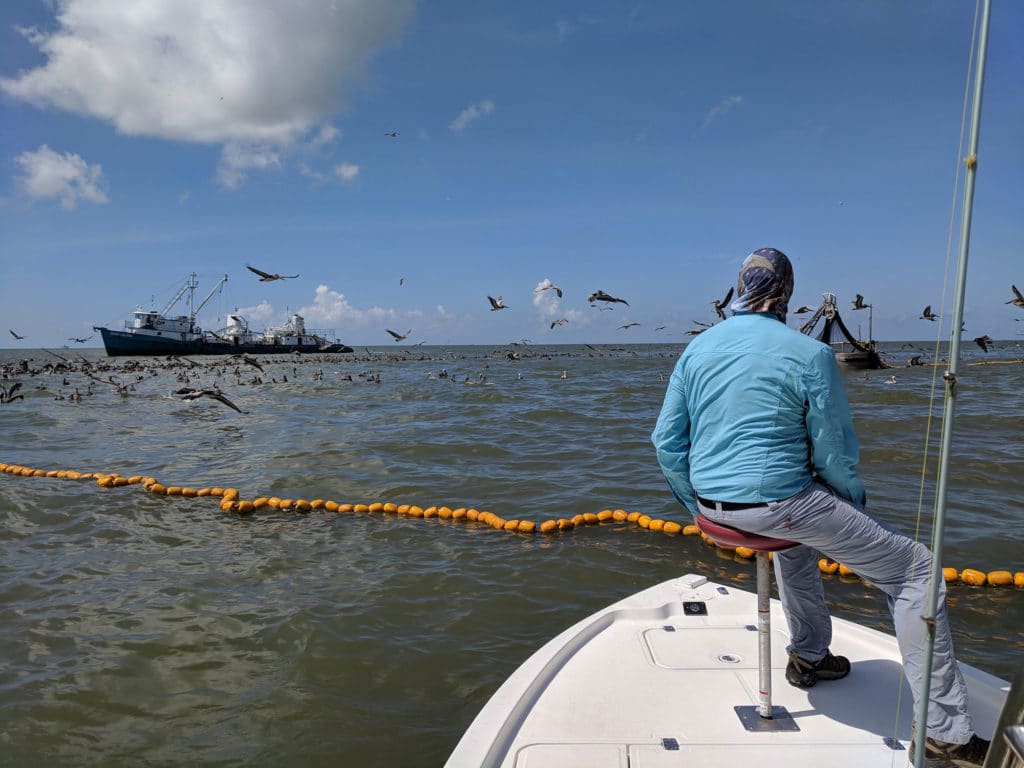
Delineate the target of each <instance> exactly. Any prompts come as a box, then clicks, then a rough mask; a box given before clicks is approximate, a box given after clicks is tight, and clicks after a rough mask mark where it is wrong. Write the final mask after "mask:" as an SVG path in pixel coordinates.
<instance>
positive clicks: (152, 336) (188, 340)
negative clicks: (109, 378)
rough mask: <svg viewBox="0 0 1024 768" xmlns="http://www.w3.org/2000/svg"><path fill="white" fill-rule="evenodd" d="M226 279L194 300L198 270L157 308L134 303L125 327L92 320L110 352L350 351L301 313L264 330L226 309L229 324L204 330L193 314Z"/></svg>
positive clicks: (332, 334) (212, 353)
mask: <svg viewBox="0 0 1024 768" xmlns="http://www.w3.org/2000/svg"><path fill="white" fill-rule="evenodd" d="M227 280H228V276H227V275H224V276H223V277H221V278H220V279H219V280H218V281H217V283H216V285H214V286H213V289H212V290H211V291H210V292H209V293H208V294H207V295H206V297H205V298H204V299H203V300H202V301H201V302H200V303H199V305H198V306H194V303H193V302H194V298H195V291H196V288H197V287H198V284H197V283H196V273H195V272H193V273H192V274H190V275H189V276H188V279H187V280H186V282H185V284H184V285H183V286H182V288H181V289H180V290H179V291H178V292H177V293H176V294H175V295H174V298H172V299H171V300H170V302H169V303H168V304H167V305H166V306H165V307H164V308H163V309H162V310H160V311H157V310H155V309H148V310H147V309H142V308H141V307H140V308H137V309H136V310H135V312H134V313H133V315H132V319H131V320H126V321H125V323H124V328H123V329H121V330H116V329H112V328H104V327H100V326H93V330H96V331H99V332H100V336H102V338H103V347H104V349H105V350H106V352H107V355H109V356H110V357H123V356H129V355H135V356H142V355H234V354H240V353H246V354H277V353H281V352H323V353H328V352H351V351H352V348H351V347H349V346H346V345H345V344H342V343H341V342H340V341H337V340H336V339H334V331H333V330H319V329H318V330H307V329H306V323H305V320H304V319H303V318H302V316H301V315H297V314H293V315H292V316H291V319H290V320H288V322H286V323H285V324H284V325H281V326H278V327H272V328H268V329H267V330H266V331H264V332H263V333H255V332H253V331H250V330H249V324H248V322H247V321H246V320H245V318H244V317H243V316H242V315H239V314H237V313H235V314H231V315H228V324H227V326H225V327H224V328H221V329H219V330H217V331H204V330H203V329H202V328H201V327H200V326H199V325H198V324H197V323H196V315H198V314H199V312H200V311H202V309H203V307H205V306H206V304H207V303H208V302H209V301H210V299H212V298H213V297H214V296H215V295H216V294H217V293H218V292H219V291H220V290H221V288H222V287H223V285H224V283H226V282H227ZM186 295H187V296H188V314H187V315H174V316H172V315H171V314H170V312H171V310H172V309H174V307H175V306H176V305H177V303H178V302H179V301H181V300H182V298H184V297H185V296H186Z"/></svg>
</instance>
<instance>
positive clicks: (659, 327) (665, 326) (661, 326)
mask: <svg viewBox="0 0 1024 768" xmlns="http://www.w3.org/2000/svg"><path fill="white" fill-rule="evenodd" d="M666 328H668V326H667V325H659V326H658V327H657V328H655V329H654V330H656V331H664V330H665V329H666Z"/></svg>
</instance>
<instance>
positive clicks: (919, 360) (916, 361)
mask: <svg viewBox="0 0 1024 768" xmlns="http://www.w3.org/2000/svg"><path fill="white" fill-rule="evenodd" d="M907 365H924V359H923V358H922V356H921V355H914V356H913V357H912V358H910V360H909V361H907Z"/></svg>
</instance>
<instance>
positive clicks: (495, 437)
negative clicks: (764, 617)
mask: <svg viewBox="0 0 1024 768" xmlns="http://www.w3.org/2000/svg"><path fill="white" fill-rule="evenodd" d="M915 346H921V347H923V346H924V345H915ZM680 348H681V347H680V346H679V345H664V346H654V345H635V346H606V345H596V346H595V347H587V346H579V347H577V346H564V347H535V346H530V347H518V348H512V347H494V348H490V347H453V348H448V349H445V348H441V347H404V348H403V347H401V346H398V345H396V346H395V347H388V348H384V347H379V348H374V349H370V350H358V351H357V352H356V353H354V354H352V355H347V356H330V357H315V356H304V357H296V358H292V357H285V356H281V357H260V358H258V359H259V362H260V363H261V365H262V366H263V367H264V369H265V370H264V371H263V372H262V373H260V372H259V371H257V370H256V369H255V368H254V367H252V366H249V365H247V364H245V363H240V362H239V361H236V360H225V359H222V358H195V359H194V360H192V361H184V360H176V361H174V360H165V359H141V360H130V359H125V358H118V359H109V358H106V357H104V356H103V355H102V354H101V353H100V351H98V350H85V351H82V350H67V349H63V350H54V351H53V352H45V351H42V350H33V351H11V350H8V351H5V352H0V366H4V367H5V368H6V369H7V370H8V371H10V370H12V369H17V370H18V371H19V372H18V373H11V372H8V374H7V376H6V377H5V378H4V380H3V384H4V385H6V386H9V385H10V384H12V383H13V382H14V381H20V382H21V384H22V389H21V392H22V393H23V394H24V395H25V398H24V400H23V401H16V402H14V403H7V404H0V436H2V443H0V446H2V447H0V461H3V462H7V463H13V464H20V465H24V466H29V467H34V468H38V469H43V470H50V469H73V470H77V471H80V472H99V471H103V472H118V473H120V474H122V475H124V476H130V475H136V474H141V475H152V476H155V477H156V478H158V479H159V480H160V482H162V483H164V484H165V485H181V486H191V487H195V488H202V487H209V486H221V487H236V488H238V489H239V491H240V492H241V495H242V497H243V498H246V499H253V498H256V497H258V496H278V497H281V498H293V499H298V498H304V499H307V500H312V499H316V498H322V499H333V500H335V501H338V502H339V503H345V502H348V503H367V504H369V503H372V502H376V501H380V502H393V503H395V504H416V505H419V506H421V507H428V506H431V505H447V506H449V507H451V508H458V507H475V508H477V509H479V510H489V511H492V512H494V513H496V514H498V515H500V516H501V517H504V518H507V519H513V518H516V519H529V520H533V521H535V522H537V523H538V524H539V523H540V522H542V521H544V520H547V519H552V518H558V517H571V516H573V515H575V514H577V513H585V512H597V511H600V510H602V509H605V508H610V509H617V508H621V509H624V510H627V511H633V510H637V511H641V512H644V513H646V514H649V515H652V516H654V517H661V518H665V519H671V520H676V521H678V522H681V523H686V522H689V521H688V520H687V518H686V517H685V516H684V515H683V514H682V513H681V510H680V509H679V508H678V507H677V505H676V503H675V501H674V500H673V499H672V497H671V495H670V494H669V492H668V490H667V487H666V485H665V483H664V480H663V478H662V477H661V474H660V471H659V469H658V466H657V463H656V460H655V457H654V452H653V448H652V446H651V444H650V432H651V429H652V427H653V424H654V420H655V418H656V416H657V413H658V410H659V408H660V405H661V400H662V397H663V394H664V389H665V379H666V378H667V377H668V374H669V373H670V371H671V369H672V366H673V364H674V361H675V358H676V356H677V355H678V353H679V351H680ZM403 350H404V351H403ZM510 351H517V352H519V354H520V357H521V359H519V360H510V359H508V357H507V353H508V352H510ZM884 352H885V355H884V356H885V357H886V359H888V360H890V361H891V362H894V363H896V364H899V365H904V364H905V363H906V362H907V360H908V359H909V358H910V357H911V356H912V355H915V354H923V355H924V356H925V359H926V360H932V359H936V358H937V357H938V358H941V351H940V353H939V354H938V355H936V354H934V350H932V351H929V352H925V351H924V350H923V349H922V350H918V349H914V348H913V347H912V346H911V345H905V344H898V343H891V344H887V345H884ZM61 358H66V360H67V361H68V362H66V363H64V364H65V365H71V367H72V368H73V370H68V371H62V370H54V369H53V367H52V366H54V365H57V364H61V363H62V362H63V361H62V360H61ZM83 358H84V359H88V360H90V361H91V362H92V363H93V364H94V368H93V376H95V377H96V378H97V379H100V381H97V380H96V379H89V378H88V377H87V376H86V375H85V374H84V373H83V372H82V370H81V361H82V359H83ZM1022 358H1024V349H1022V348H1021V346H1020V345H1019V344H1015V342H1012V341H1011V342H1005V343H1000V344H999V346H998V348H997V349H995V350H993V351H991V352H989V353H983V352H982V351H981V350H980V349H973V348H972V349H966V348H965V355H964V362H963V364H962V366H961V371H960V373H961V377H960V379H961V384H960V394H959V396H958V398H957V407H956V414H957V420H956V428H955V431H954V445H953V448H954V454H953V456H954V458H953V470H952V472H951V480H950V492H949V507H948V516H947V520H946V528H945V533H946V535H945V542H944V550H943V551H944V557H943V561H944V563H945V564H946V565H949V566H953V567H957V568H960V569H962V568H968V567H969V568H976V569H978V570H982V571H989V570H995V569H1006V570H1010V571H1022V570H1024V526H1022V525H1021V520H1022V512H1024V503H1022V499H1024V444H1022V443H1024V439H1022V431H1021V425H1022V423H1024V422H1022V417H1021V415H1022V411H1024V364H1022V363H1021V359H1022ZM22 360H25V361H26V363H24V366H25V367H26V368H27V370H25V371H21V370H20V369H21V366H22V363H21V361H22ZM1014 361H1016V362H1014ZM986 363H987V364H986ZM996 363H998V364H996ZM442 370H446V371H447V372H448V374H449V375H448V376H447V378H441V377H439V374H440V373H441V371H442ZM942 370H943V369H942V368H934V367H932V366H915V367H901V368H899V369H893V370H887V371H871V372H869V373H868V374H867V375H866V376H865V374H864V373H863V372H859V371H848V372H846V373H845V376H846V384H847V390H848V394H849V397H850V401H851V406H852V409H853V413H854V418H855V422H856V428H857V432H858V436H859V438H860V442H861V471H862V474H863V477H864V480H865V483H866V485H867V487H868V496H869V509H870V510H871V511H872V512H873V513H874V514H876V515H878V516H879V517H882V518H884V519H886V520H889V521H891V522H893V523H895V524H896V525H898V526H900V527H901V528H902V529H903V530H905V531H907V532H909V533H913V532H914V531H915V530H916V531H918V534H917V535H918V536H919V537H920V538H922V539H923V540H925V541H927V540H929V538H930V533H931V518H932V496H931V494H932V485H933V481H934V474H935V467H936V465H937V447H938V435H939V428H940V421H941V408H942V385H941V372H942ZM936 374H938V377H936ZM892 375H895V377H896V382H895V383H892V384H888V383H886V380H887V379H888V378H889V376H892ZM255 376H260V377H261V379H262V383H255V382H254V381H253V378H254V377H255ZM110 377H113V379H114V381H115V382H124V383H126V384H131V388H130V391H128V392H126V393H125V394H120V393H118V391H117V389H116V387H115V386H114V385H113V384H111V383H110V381H109V379H110ZM350 379H351V380H350ZM467 379H469V380H470V381H471V382H475V383H472V384H470V383H466V380H467ZM103 380H107V381H103ZM213 384H217V385H218V386H219V387H220V388H221V389H222V390H223V391H224V393H225V394H226V395H227V396H228V397H229V398H230V399H231V400H232V402H234V403H235V404H236V405H237V406H238V407H239V408H241V409H242V410H243V411H245V412H244V413H238V412H236V411H234V410H231V409H230V408H228V407H227V406H225V405H224V404H222V403H219V402H217V401H215V400H212V399H209V398H206V397H203V398H199V399H198V400H195V401H185V400H182V399H181V398H179V397H177V396H175V395H173V394H172V393H173V392H174V391H175V390H177V389H178V388H180V387H183V386H205V387H209V386H212V385H213ZM90 385H91V388H90ZM76 389H77V391H78V392H79V393H80V394H82V395H83V397H82V398H81V400H80V401H77V402H76V401H74V400H71V399H67V396H68V395H69V394H71V393H73V392H75V390H76ZM90 391H91V394H87V393H88V392H90ZM933 394H934V397H933ZM58 397H64V398H65V399H57V398H58ZM926 437H927V452H926ZM919 509H920V511H921V515H920V517H919ZM0 523H2V525H0V542H2V553H3V556H2V558H0V721H2V722H0V754H3V755H4V758H3V762H4V764H6V765H12V766H34V765H40V766H63V765H74V766H93V765H95V766H179V765H201V766H243V765H244V766H279V765H282V764H288V765H292V766H320V765H324V766H326V765H332V766H333V765H360V766H438V765H440V764H442V763H443V762H444V760H445V758H446V757H447V755H448V753H449V752H450V751H451V749H452V748H453V747H454V746H455V744H456V742H457V741H458V739H459V738H460V736H461V734H462V732H463V731H464V729H465V728H466V727H467V726H468V725H469V723H470V721H471V720H472V719H473V717H474V716H475V715H476V713H477V711H478V710H479V709H480V708H481V707H482V706H483V704H484V703H485V702H486V701H487V699H488V698H489V696H490V695H491V694H492V693H493V692H494V691H495V690H496V689H497V687H498V686H499V685H500V684H501V682H502V681H503V680H504V679H505V677H506V676H507V675H508V674H510V673H511V672H512V671H513V670H514V669H515V668H516V667H517V666H518V665H519V664H520V663H521V662H522V661H523V660H525V659H526V658H527V657H528V656H529V655H530V654H531V653H532V652H533V651H534V650H536V649H537V648H539V647H540V646H541V645H542V644H543V643H544V642H546V641H547V640H548V639H549V638H550V637H552V636H554V635H555V634H557V633H558V632H560V631H561V630H562V629H564V628H566V627H567V626H569V625H570V624H573V623H575V622H576V621H578V620H579V619H581V618H583V617H585V616H586V615H588V614H590V613H592V612H593V611H595V610H598V609H599V608H601V607H603V606H605V605H607V604H608V603H610V602H612V601H615V600H618V599H620V598H622V597H624V596H626V595H628V594H631V593H632V592H635V591H637V590H639V589H642V588H644V587H647V586H649V585H651V584H654V583H657V582H660V581H663V580H665V579H669V578H673V577H675V576H678V575H681V574H683V573H687V572H693V571H699V572H702V573H705V574H707V575H708V576H709V577H711V578H713V579H715V580H719V581H723V582H725V583H729V584H734V585H737V586H739V587H742V588H747V589H753V580H754V567H753V565H752V564H750V563H747V562H743V561H739V560H737V559H736V558H735V557H734V556H733V555H731V554H726V553H723V552H721V551H719V550H716V549H714V548H712V547H708V546H706V545H704V544H702V543H701V542H700V541H699V540H698V539H696V538H695V537H684V536H667V535H665V534H663V533H657V532H651V531H649V530H643V529H640V528H638V527H637V526H635V525H629V524H625V523H623V524H619V523H606V524H603V525H599V526H598V525H595V526H588V527H585V528H581V529H577V530H575V531H568V532H564V533H560V534H555V535H540V534H534V535H528V534H517V533H507V532H504V531H497V530H494V529H492V528H490V527H488V526H485V525H483V524H479V523H471V522H467V521H451V520H439V519H436V518H435V519H430V520H423V519H411V518H407V517H400V516H398V515H394V514H380V513H375V514H356V513H352V512H350V513H344V514H342V513H328V512H324V511H314V512H308V513H296V512H281V511H277V510H269V509H264V510H261V511H259V512H257V513H256V514H254V515H251V516H246V517H241V516H238V515H237V514H233V513H224V512H222V511H220V509H219V507H218V505H217V503H216V501H215V500H213V499H210V498H181V497H170V498H169V497H158V496H155V495H153V494H150V493H146V492H145V491H143V490H142V488H141V486H138V485H132V486H127V487H123V488H101V487H99V486H97V484H96V483H95V481H92V480H88V481H72V480H66V479H50V478H42V477H36V478H26V477H15V476H12V475H10V474H0ZM826 590H827V593H828V596H829V600H830V604H831V606H832V607H833V609H834V612H835V613H836V615H839V616H843V617H844V618H849V619H854V620H857V621H861V622H863V623H866V624H867V625H869V626H873V627H876V628H879V629H883V630H887V631H891V626H890V622H889V618H888V614H887V612H886V608H885V604H884V601H883V600H882V597H881V595H880V593H878V591H877V590H875V589H873V588H872V587H870V586H868V585H865V584H863V583H861V582H860V581H859V580H856V579H840V578H838V577H826ZM949 603H950V610H951V620H952V625H953V631H954V638H955V643H956V647H957V652H958V655H959V657H960V658H961V659H963V660H964V661H967V662H969V663H972V664H974V665H976V666H979V667H981V668H982V669H984V670H986V671H988V672H991V673H992V674H995V675H998V676H1000V677H1003V678H1011V677H1012V676H1013V674H1014V673H1015V671H1016V669H1017V668H1018V666H1019V665H1020V664H1021V662H1022V660H1024V590H1021V589H1015V588H1013V587H1008V588H995V587H968V586H962V585H954V586H951V588H950V592H949ZM840 650H841V649H840ZM609 706H614V704H613V703H609Z"/></svg>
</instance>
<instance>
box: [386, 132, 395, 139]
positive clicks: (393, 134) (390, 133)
mask: <svg viewBox="0 0 1024 768" xmlns="http://www.w3.org/2000/svg"><path fill="white" fill-rule="evenodd" d="M384 135H385V136H390V137H391V138H392V139H393V138H395V137H396V136H397V135H398V131H384Z"/></svg>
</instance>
